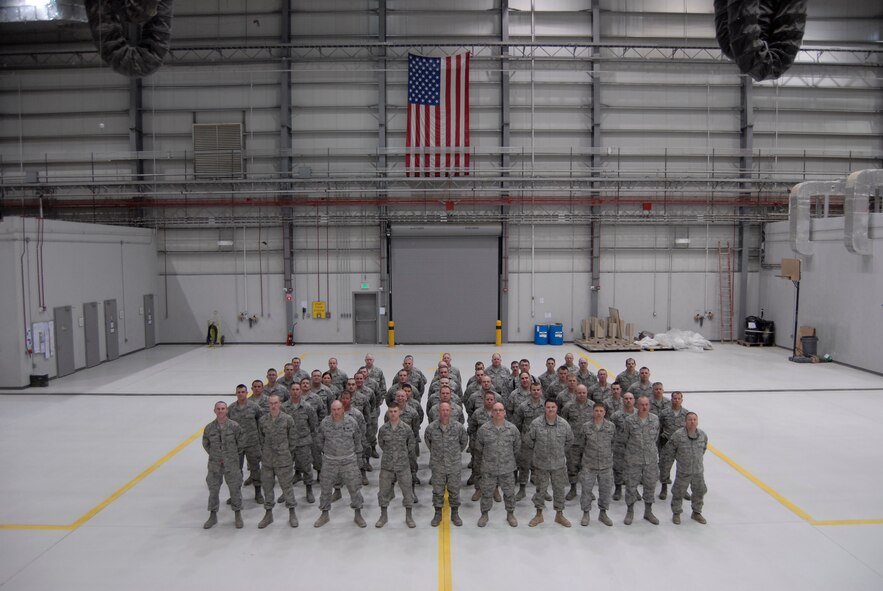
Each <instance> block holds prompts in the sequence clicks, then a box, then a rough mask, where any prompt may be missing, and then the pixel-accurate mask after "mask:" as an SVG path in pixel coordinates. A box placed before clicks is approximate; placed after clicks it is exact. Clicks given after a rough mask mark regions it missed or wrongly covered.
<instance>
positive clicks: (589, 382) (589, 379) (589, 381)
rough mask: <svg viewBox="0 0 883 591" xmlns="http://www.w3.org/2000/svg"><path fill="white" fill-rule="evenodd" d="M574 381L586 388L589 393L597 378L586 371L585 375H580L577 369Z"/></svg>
mask: <svg viewBox="0 0 883 591" xmlns="http://www.w3.org/2000/svg"><path fill="white" fill-rule="evenodd" d="M576 381H577V382H579V383H580V384H582V385H583V386H585V387H586V388H588V389H589V391H591V390H592V386H595V385H597V383H598V377H597V376H596V375H595V374H593V373H592V372H590V371H587V372H586V373H582V372H581V371H579V369H577V372H576Z"/></svg>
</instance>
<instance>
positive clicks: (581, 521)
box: [579, 511, 592, 527]
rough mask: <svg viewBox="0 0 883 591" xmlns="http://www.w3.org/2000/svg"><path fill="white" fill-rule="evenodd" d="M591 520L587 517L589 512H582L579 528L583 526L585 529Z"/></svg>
mask: <svg viewBox="0 0 883 591" xmlns="http://www.w3.org/2000/svg"><path fill="white" fill-rule="evenodd" d="M591 519H592V518H591V516H590V515H589V512H588V511H583V518H582V519H580V521H579V524H580V525H581V526H583V527H586V526H588V525H589V521H591Z"/></svg>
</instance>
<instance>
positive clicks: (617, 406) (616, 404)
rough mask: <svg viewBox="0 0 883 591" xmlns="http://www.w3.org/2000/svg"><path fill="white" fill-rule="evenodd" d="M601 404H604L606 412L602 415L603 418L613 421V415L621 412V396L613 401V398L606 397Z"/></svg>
mask: <svg viewBox="0 0 883 591" xmlns="http://www.w3.org/2000/svg"><path fill="white" fill-rule="evenodd" d="M602 402H603V403H604V409H605V410H606V411H607V412H605V413H604V416H605V417H606V418H608V419H610V420H613V413H615V412H616V411H618V410H622V394H620V396H619V398H618V399H616V400H614V399H613V396H608V397H607V398H605V399H604V400H602Z"/></svg>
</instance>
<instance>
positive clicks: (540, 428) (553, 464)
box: [524, 415, 573, 511]
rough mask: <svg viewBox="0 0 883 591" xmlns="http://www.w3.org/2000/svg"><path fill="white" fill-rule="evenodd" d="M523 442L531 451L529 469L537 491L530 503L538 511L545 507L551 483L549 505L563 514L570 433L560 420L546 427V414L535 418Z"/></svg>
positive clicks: (571, 432) (571, 442) (558, 418)
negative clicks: (533, 476)
mask: <svg viewBox="0 0 883 591" xmlns="http://www.w3.org/2000/svg"><path fill="white" fill-rule="evenodd" d="M524 443H525V445H527V447H528V448H530V449H532V450H533V461H532V464H531V468H532V469H533V471H534V475H535V478H536V484H537V490H536V493H535V494H534V496H533V504H534V507H536V508H537V510H542V509H543V508H544V507H545V506H546V490H547V489H548V487H549V481H550V480H551V481H552V504H553V506H554V508H555V511H564V495H565V493H566V492H567V450H568V449H570V446H571V445H573V430H572V429H571V428H570V425H569V424H568V423H567V421H565V420H564V419H563V418H561V417H556V418H555V423H553V424H549V422H548V421H547V420H546V417H545V415H543V416H539V417H537V418H535V419H534V420H533V421H532V422H531V424H530V427H529V428H528V429H527V433H526V434H525V435H524Z"/></svg>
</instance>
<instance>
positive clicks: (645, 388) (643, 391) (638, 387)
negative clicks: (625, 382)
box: [623, 380, 653, 407]
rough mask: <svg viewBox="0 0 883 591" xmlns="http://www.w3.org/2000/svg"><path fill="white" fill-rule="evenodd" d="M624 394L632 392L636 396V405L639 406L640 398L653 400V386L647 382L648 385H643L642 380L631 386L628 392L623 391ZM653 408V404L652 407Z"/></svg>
mask: <svg viewBox="0 0 883 591" xmlns="http://www.w3.org/2000/svg"><path fill="white" fill-rule="evenodd" d="M623 392H631V393H632V394H634V395H635V405H636V406H637V402H638V398H640V397H641V396H646V397H647V398H648V399H650V400H652V399H653V384H651V383H650V382H647V383H646V384H642V383H641V380H638V381H636V382H634V383H633V384H632V385H631V386H629V389H628V390H623ZM650 406H651V407H652V406H653V405H652V404H651V405H650Z"/></svg>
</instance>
